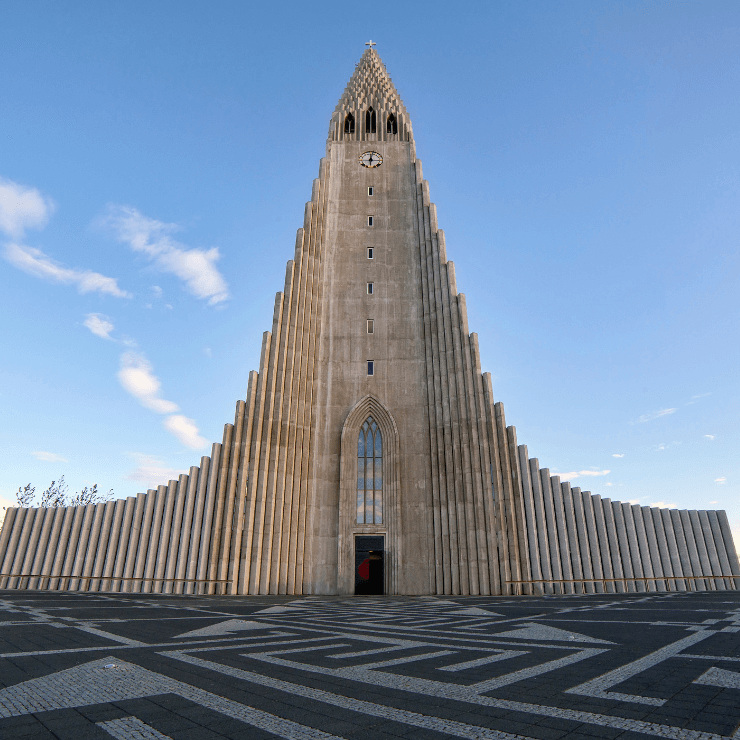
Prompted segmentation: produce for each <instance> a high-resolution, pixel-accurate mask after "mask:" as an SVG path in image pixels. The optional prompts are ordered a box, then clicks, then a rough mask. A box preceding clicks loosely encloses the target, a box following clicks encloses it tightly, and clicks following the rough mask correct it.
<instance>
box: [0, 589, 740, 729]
mask: <svg viewBox="0 0 740 740" xmlns="http://www.w3.org/2000/svg"><path fill="white" fill-rule="evenodd" d="M29 596H30V598H29ZM0 611H2V612H3V614H2V615H0V661H1V662H0V667H1V668H0V676H1V677H2V682H3V683H4V688H2V689H0V737H15V736H18V737H21V736H22V737H28V738H50V737H67V736H72V735H74V736H78V737H88V736H89V737H96V738H105V737H115V738H119V739H120V740H134V739H136V740H141V739H142V738H144V739H152V740H161V739H162V738H172V739H173V740H176V738H178V737H185V736H200V735H199V734H198V733H206V734H205V735H203V736H207V737H212V738H219V737H249V738H250V739H251V738H253V737H254V738H262V737H265V738H267V737H282V738H296V739H298V738H300V739H302V738H346V739H347V740H351V738H353V737H359V736H360V735H362V733H365V735H364V736H368V737H373V738H378V740H382V739H383V738H393V737H408V736H409V733H413V732H417V733H420V734H418V735H417V736H418V737H430V738H437V737H463V738H483V739H486V740H489V739H492V740H513V739H514V738H521V739H522V740H526V739H527V738H532V740H551V739H552V738H553V737H556V736H557V737H558V738H561V737H562V738H569V739H570V740H583V739H584V738H586V737H590V738H593V737H605V738H614V737H617V736H620V735H622V734H624V733H628V736H632V735H639V736H646V737H651V736H652V737H660V738H669V739H671V740H729V739H730V738H732V740H738V739H739V738H740V731H739V730H738V723H739V722H740V700H739V699H740V696H739V695H738V693H737V692H738V689H740V665H738V663H740V636H739V635H740V630H739V629H738V624H739V622H740V598H738V596H736V595H735V594H732V593H728V592H725V593H720V592H714V593H711V592H705V593H702V594H655V595H644V594H643V595H637V594H635V595H632V596H630V595H621V596H620V595H608V594H602V595H591V596H575V595H574V596H570V597H558V598H552V597H549V598H548V597H527V598H499V599H494V598H490V597H489V598H481V597H478V598H472V597H469V598H460V597H456V598H454V599H445V598H410V597H408V598H366V599H348V598H305V599H293V600H288V599H279V598H269V597H262V598H255V599H249V600H246V601H245V600H244V599H236V598H227V597H221V598H218V597H217V598H214V597H209V598H205V597H203V598H199V597H188V598H183V597H180V598H178V597H166V596H160V597H146V598H144V597H135V596H131V595H129V596H115V595H102V594H87V595H82V594H73V593H71V594H49V593H40V594H30V595H23V594H14V595H12V597H7V596H6V597H5V598H4V599H3V600H2V601H0ZM2 617H4V618H2ZM88 653H89V655H88ZM42 661H43V662H42ZM59 733H61V734H59ZM70 733H72V735H71V734H70ZM626 737H627V736H626Z"/></svg>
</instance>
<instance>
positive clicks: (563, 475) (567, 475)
mask: <svg viewBox="0 0 740 740" xmlns="http://www.w3.org/2000/svg"><path fill="white" fill-rule="evenodd" d="M611 472H612V471H611V470H575V471H571V472H570V473H557V475H559V476H560V479H561V480H572V479H573V478H580V477H581V476H599V475H609V473H611Z"/></svg>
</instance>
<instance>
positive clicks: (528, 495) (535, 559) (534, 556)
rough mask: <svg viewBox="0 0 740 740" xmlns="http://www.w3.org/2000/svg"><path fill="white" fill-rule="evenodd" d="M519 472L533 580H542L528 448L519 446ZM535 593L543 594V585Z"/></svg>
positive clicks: (535, 588) (536, 586) (535, 586)
mask: <svg viewBox="0 0 740 740" xmlns="http://www.w3.org/2000/svg"><path fill="white" fill-rule="evenodd" d="M517 454H518V455H519V470H520V474H521V477H522V492H523V497H524V520H525V522H526V524H527V542H528V543H529V563H530V567H531V568H532V580H533V581H540V580H542V568H541V567H540V549H539V543H538V535H537V519H536V516H537V515H536V514H535V509H534V495H533V493H532V479H531V477H530V473H529V463H528V459H527V446H526V445H519V447H518V448H517ZM533 593H535V594H542V593H544V589H543V588H542V584H541V583H535V584H534V588H533Z"/></svg>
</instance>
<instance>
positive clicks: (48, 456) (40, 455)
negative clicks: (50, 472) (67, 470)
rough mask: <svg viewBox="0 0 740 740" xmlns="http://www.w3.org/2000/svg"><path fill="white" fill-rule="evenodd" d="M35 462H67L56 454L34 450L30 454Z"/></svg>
mask: <svg viewBox="0 0 740 740" xmlns="http://www.w3.org/2000/svg"><path fill="white" fill-rule="evenodd" d="M31 454H32V455H33V456H34V457H35V458H36V459H37V460H43V461H44V462H63V463H66V462H67V458H66V457H62V456H61V455H57V453H56V452H44V451H43V450H36V451H35V452H32V453H31Z"/></svg>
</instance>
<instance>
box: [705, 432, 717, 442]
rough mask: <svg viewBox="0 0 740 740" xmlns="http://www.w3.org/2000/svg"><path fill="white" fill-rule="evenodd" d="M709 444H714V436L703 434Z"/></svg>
mask: <svg viewBox="0 0 740 740" xmlns="http://www.w3.org/2000/svg"><path fill="white" fill-rule="evenodd" d="M704 436H705V437H706V438H707V439H708V440H709V441H710V442H714V440H715V439H716V436H715V435H714V434H705V435H704Z"/></svg>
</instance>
